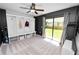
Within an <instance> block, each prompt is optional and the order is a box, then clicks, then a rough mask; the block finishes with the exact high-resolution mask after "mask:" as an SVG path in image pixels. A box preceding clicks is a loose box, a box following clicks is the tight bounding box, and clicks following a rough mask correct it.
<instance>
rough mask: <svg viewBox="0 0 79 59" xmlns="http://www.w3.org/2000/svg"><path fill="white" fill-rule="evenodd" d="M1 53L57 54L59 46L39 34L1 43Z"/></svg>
mask: <svg viewBox="0 0 79 59" xmlns="http://www.w3.org/2000/svg"><path fill="white" fill-rule="evenodd" d="M0 54H1V55H59V54H60V46H55V45H53V44H51V43H49V42H47V41H45V40H44V38H42V37H41V36H34V37H31V38H26V39H22V40H17V41H13V42H10V44H5V45H4V44H3V45H2V46H1V47H0Z"/></svg>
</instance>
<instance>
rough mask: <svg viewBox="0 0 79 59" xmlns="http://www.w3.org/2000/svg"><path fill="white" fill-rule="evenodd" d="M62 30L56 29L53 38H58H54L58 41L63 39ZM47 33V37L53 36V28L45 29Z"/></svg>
mask: <svg viewBox="0 0 79 59" xmlns="http://www.w3.org/2000/svg"><path fill="white" fill-rule="evenodd" d="M62 31H63V30H60V29H54V33H53V38H56V39H54V40H56V41H60V40H61V36H62ZM45 35H46V37H47V38H52V29H50V28H46V29H45Z"/></svg>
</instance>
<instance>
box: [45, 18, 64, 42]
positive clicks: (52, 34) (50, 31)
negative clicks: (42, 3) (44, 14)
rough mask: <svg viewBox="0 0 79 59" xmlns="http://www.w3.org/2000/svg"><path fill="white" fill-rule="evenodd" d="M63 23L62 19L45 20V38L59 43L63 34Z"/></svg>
mask: <svg viewBox="0 0 79 59" xmlns="http://www.w3.org/2000/svg"><path fill="white" fill-rule="evenodd" d="M63 23H64V17H55V18H50V19H46V24H45V37H46V38H49V39H52V40H54V41H57V42H58V43H60V42H61V37H62V32H63V25H64V24H63Z"/></svg>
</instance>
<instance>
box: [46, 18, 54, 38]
mask: <svg viewBox="0 0 79 59" xmlns="http://www.w3.org/2000/svg"><path fill="white" fill-rule="evenodd" d="M52 28H53V19H52V18H51V19H46V24H45V37H46V38H51V39H52Z"/></svg>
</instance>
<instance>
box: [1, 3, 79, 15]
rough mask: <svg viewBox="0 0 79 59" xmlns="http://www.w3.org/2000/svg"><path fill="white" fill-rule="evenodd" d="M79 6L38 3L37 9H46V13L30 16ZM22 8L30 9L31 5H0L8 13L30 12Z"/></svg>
mask: <svg viewBox="0 0 79 59" xmlns="http://www.w3.org/2000/svg"><path fill="white" fill-rule="evenodd" d="M77 5H79V3H36V8H40V9H44V12H41V11H40V12H39V11H38V15H36V14H34V13H31V12H30V13H28V14H30V15H33V16H39V15H43V14H46V13H50V12H54V11H58V10H61V9H65V8H69V7H73V6H77ZM21 6H22V7H27V8H30V6H31V3H0V8H2V9H6V10H7V11H13V12H15V13H20V14H26V12H27V11H28V10H27V9H21V8H20V7H21Z"/></svg>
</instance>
